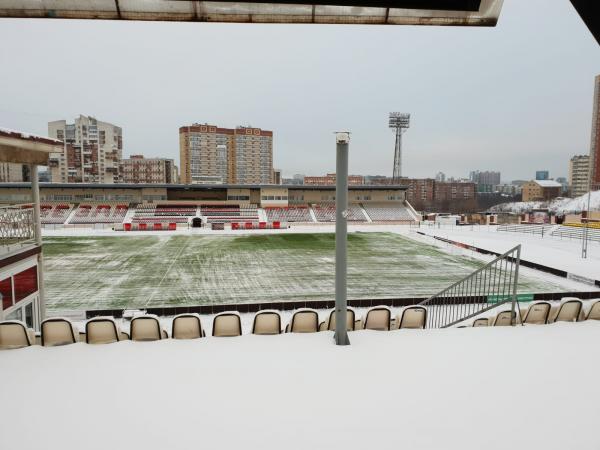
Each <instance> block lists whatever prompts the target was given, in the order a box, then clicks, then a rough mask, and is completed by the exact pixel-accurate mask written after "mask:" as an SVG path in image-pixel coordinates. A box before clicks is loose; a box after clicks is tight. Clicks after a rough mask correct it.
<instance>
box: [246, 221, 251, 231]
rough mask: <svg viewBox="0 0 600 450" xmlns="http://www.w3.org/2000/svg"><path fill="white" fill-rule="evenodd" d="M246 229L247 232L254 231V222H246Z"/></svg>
mask: <svg viewBox="0 0 600 450" xmlns="http://www.w3.org/2000/svg"><path fill="white" fill-rule="evenodd" d="M245 228H246V230H251V229H252V222H246V226H245Z"/></svg>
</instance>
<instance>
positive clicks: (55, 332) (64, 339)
mask: <svg viewBox="0 0 600 450" xmlns="http://www.w3.org/2000/svg"><path fill="white" fill-rule="evenodd" d="M78 334H79V333H78V332H77V331H76V330H75V327H74V326H73V324H72V323H71V321H70V320H69V319H65V318H63V317H53V318H51V319H46V320H44V321H43V322H42V345H43V346H44V347H54V346H58V345H68V344H74V343H75V342H77V337H76V336H77V335H78Z"/></svg>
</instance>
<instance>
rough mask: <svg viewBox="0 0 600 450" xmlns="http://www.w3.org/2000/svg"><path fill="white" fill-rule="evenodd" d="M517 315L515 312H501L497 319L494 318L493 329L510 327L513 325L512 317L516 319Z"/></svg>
mask: <svg viewBox="0 0 600 450" xmlns="http://www.w3.org/2000/svg"><path fill="white" fill-rule="evenodd" d="M516 316H517V313H516V311H515V313H514V314H512V311H500V312H499V313H498V314H497V315H496V317H494V319H493V321H492V326H493V327H509V326H511V325H512V321H511V317H514V318H515V319H516Z"/></svg>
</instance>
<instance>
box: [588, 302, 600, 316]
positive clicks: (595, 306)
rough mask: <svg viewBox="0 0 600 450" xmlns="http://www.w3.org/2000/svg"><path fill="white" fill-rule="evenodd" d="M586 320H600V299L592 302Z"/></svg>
mask: <svg viewBox="0 0 600 450" xmlns="http://www.w3.org/2000/svg"><path fill="white" fill-rule="evenodd" d="M586 320H600V300H596V301H595V302H594V303H592V306H591V308H590V310H589V312H588V315H587V317H586Z"/></svg>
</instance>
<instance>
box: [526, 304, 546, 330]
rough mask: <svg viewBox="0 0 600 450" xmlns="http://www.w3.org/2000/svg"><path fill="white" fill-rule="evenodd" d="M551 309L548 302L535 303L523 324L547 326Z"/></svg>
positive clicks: (528, 311)
mask: <svg viewBox="0 0 600 450" xmlns="http://www.w3.org/2000/svg"><path fill="white" fill-rule="evenodd" d="M551 308H552V307H551V305H550V303H548V302H533V303H532V304H531V305H529V308H527V310H526V311H525V315H524V317H523V323H524V324H529V325H544V324H547V323H548V317H549V316H550V310H551Z"/></svg>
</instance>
